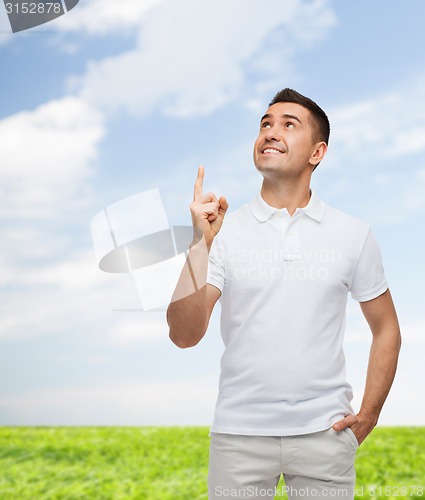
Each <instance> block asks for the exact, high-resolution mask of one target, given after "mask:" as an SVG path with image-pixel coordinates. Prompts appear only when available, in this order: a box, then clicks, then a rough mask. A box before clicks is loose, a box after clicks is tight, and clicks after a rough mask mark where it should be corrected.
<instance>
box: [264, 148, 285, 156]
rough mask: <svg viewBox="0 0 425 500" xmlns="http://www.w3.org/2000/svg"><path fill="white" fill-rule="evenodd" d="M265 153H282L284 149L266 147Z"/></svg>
mask: <svg viewBox="0 0 425 500" xmlns="http://www.w3.org/2000/svg"><path fill="white" fill-rule="evenodd" d="M264 153H272V154H275V155H281V154H282V151H278V150H277V149H265V150H264Z"/></svg>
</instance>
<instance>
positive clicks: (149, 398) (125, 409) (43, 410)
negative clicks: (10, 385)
mask: <svg viewBox="0 0 425 500" xmlns="http://www.w3.org/2000/svg"><path fill="white" fill-rule="evenodd" d="M216 397H217V389H216V384H214V383H212V382H211V381H210V380H199V378H198V379H197V380H196V381H194V380H190V381H178V380H175V381H156V382H151V381H147V382H145V383H143V382H139V383H137V382H136V383H135V382H134V381H128V382H127V383H122V382H121V383H113V384H112V383H111V384H108V385H103V386H95V387H68V388H67V387H61V388H59V389H38V390H32V391H26V392H23V393H20V394H13V395H10V396H3V397H2V400H1V403H0V410H1V411H0V415H1V417H0V424H1V425H137V426H140V425H171V424H172V425H208V424H209V423H210V421H211V419H212V415H213V410H214V403H215V400H216Z"/></svg>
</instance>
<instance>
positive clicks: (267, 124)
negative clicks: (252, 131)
mask: <svg viewBox="0 0 425 500" xmlns="http://www.w3.org/2000/svg"><path fill="white" fill-rule="evenodd" d="M267 127H270V123H269V122H263V123H262V124H261V128H267Z"/></svg>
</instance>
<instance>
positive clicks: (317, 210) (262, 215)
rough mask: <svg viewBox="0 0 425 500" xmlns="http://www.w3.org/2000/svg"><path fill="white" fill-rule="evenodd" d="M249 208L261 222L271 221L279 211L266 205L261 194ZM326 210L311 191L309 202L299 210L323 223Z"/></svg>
mask: <svg viewBox="0 0 425 500" xmlns="http://www.w3.org/2000/svg"><path fill="white" fill-rule="evenodd" d="M249 208H250V210H251V212H252V214H253V215H254V217H256V218H257V219H258V220H259V221H260V222H265V221H266V220H268V219H270V217H271V216H272V215H273V214H274V213H275V212H277V211H278V210H279V209H278V208H275V207H271V206H270V205H269V204H268V203H266V202H265V201H264V200H263V197H262V196H261V192H259V193H258V195H257V196H256V197H255V198H254V199H253V200H252V201H251V203H250V204H249ZM325 209H326V205H325V204H324V203H323V201H322V200H321V199H320V198H319V197H318V196H317V194H316V193H315V192H314V191H313V190H311V196H310V200H309V202H308V203H307V205H306V206H305V207H304V208H300V209H299V210H301V211H303V212H304V213H305V214H306V215H308V216H309V217H311V218H312V219H314V220H316V221H317V222H321V220H322V219H323V215H324V213H325Z"/></svg>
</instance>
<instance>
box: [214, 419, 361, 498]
mask: <svg viewBox="0 0 425 500" xmlns="http://www.w3.org/2000/svg"><path fill="white" fill-rule="evenodd" d="M357 447H358V442H357V439H356V436H355V435H354V433H353V431H352V430H351V429H350V428H347V429H344V430H343V431H339V432H337V431H335V430H334V429H332V427H331V428H329V429H326V430H324V431H320V432H314V433H311V434H303V435H300V436H282V437H280V436H244V435H239V434H221V433H215V432H211V439H210V458H209V470H208V498H209V499H210V500H213V499H217V498H221V499H226V498H231V499H241V498H244V499H246V498H253V499H254V498H257V499H273V498H275V495H276V498H279V497H282V496H283V494H284V493H285V492H286V493H287V495H288V498H289V500H294V499H297V500H298V499H300V498H301V499H303V500H306V499H313V498H321V499H323V498H326V499H329V498H333V499H335V498H337V499H338V500H353V498H354V487H355V481H356V472H355V469H354V461H355V458H356V451H357ZM281 474H283V476H284V480H285V486H282V487H279V488H277V484H278V482H279V479H280V475H281Z"/></svg>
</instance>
